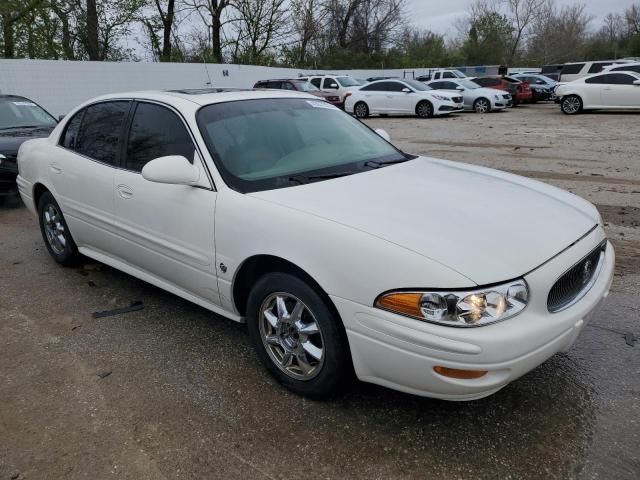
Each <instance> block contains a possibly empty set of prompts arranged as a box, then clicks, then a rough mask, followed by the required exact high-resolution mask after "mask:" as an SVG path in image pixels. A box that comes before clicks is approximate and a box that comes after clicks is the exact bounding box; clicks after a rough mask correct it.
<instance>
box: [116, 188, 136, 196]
mask: <svg viewBox="0 0 640 480" xmlns="http://www.w3.org/2000/svg"><path fill="white" fill-rule="evenodd" d="M117 188H118V195H120V196H121V197H122V198H131V197H133V190H132V189H131V187H129V186H128V185H118V187H117Z"/></svg>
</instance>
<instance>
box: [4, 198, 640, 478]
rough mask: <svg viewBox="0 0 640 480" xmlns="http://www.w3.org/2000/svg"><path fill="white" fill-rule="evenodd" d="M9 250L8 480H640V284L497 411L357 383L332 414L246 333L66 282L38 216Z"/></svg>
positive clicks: (107, 278) (109, 286)
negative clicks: (294, 386) (272, 372)
mask: <svg viewBox="0 0 640 480" xmlns="http://www.w3.org/2000/svg"><path fill="white" fill-rule="evenodd" d="M0 232H1V234H0V270H1V271H2V272H3V279H2V289H1V292H2V293H1V295H0V312H2V314H1V315H2V321H1V322H0V399H1V403H0V405H1V407H0V438H1V439H2V442H0V479H4V478H11V476H13V475H15V474H16V473H19V474H20V477H18V478H92V479H94V478H106V477H111V476H114V477H115V478H132V479H133V478H135V479H140V478H229V479H234V478H243V479H244V478H270V479H273V478H323V479H324V478H327V479H330V478H340V479H344V478H366V479H377V478H380V479H387V478H456V479H458V478H461V479H476V478H603V479H627V478H628V479H636V478H638V476H639V472H640V452H639V449H638V447H639V446H640V438H639V435H638V431H639V430H638V426H639V424H638V421H639V419H640V401H639V398H640V386H639V385H638V378H640V375H639V374H640V343H636V344H635V346H630V345H628V344H627V342H626V341H625V338H624V335H625V334H629V333H633V334H635V335H636V337H638V336H640V329H639V328H638V307H637V306H636V299H637V296H638V293H639V292H638V284H639V282H638V280H639V276H638V275H637V274H630V273H627V274H625V275H621V274H618V275H617V276H616V279H615V282H614V286H613V290H612V293H611V295H610V297H609V301H608V302H607V303H606V304H605V306H604V307H603V309H602V310H601V312H600V314H599V315H598V318H597V319H596V320H595V321H594V323H593V324H592V325H590V326H589V327H588V328H586V329H585V331H584V333H583V335H582V336H581V337H580V338H579V340H578V342H577V344H576V345H575V347H574V348H573V349H572V350H571V351H569V352H568V353H566V354H558V355H556V356H555V357H553V358H552V359H550V360H549V361H548V362H546V363H545V364H543V365H542V366H541V367H539V368H537V369H536V370H534V371H533V372H531V373H529V374H528V375H526V376H524V377H523V378H521V379H519V380H517V381H516V382H514V383H512V384H511V385H509V386H507V387H506V388H505V389H503V390H502V391H500V392H498V393H497V394H495V395H493V396H491V397H489V398H486V399H483V400H479V401H474V402H468V403H449V402H444V401H438V400H431V399H425V398H419V397H413V396H410V395H405V394H401V393H398V392H394V391H391V390H387V389H384V388H382V387H377V386H373V385H367V384H364V383H360V382H357V381H354V382H353V384H352V385H351V386H350V387H349V388H348V389H347V390H346V391H345V393H344V394H343V395H342V396H340V397H338V398H336V399H334V400H331V401H327V402H315V401H310V400H307V399H304V398H300V397H297V396H295V395H293V394H291V393H289V392H287V391H286V390H283V389H282V388H281V387H279V386H278V385H277V384H276V383H274V381H273V380H272V379H271V378H270V377H269V376H268V374H267V373H266V372H265V371H264V370H263V368H262V367H261V366H260V365H259V364H258V362H257V360H256V358H255V356H254V354H253V351H252V350H251V348H250V346H249V343H248V339H247V336H246V334H245V330H244V327H243V326H242V325H239V324H236V323H233V322H231V321H229V320H226V319H223V318H220V317H218V316H216V315H213V314H211V313H210V312H208V311H206V310H204V309H201V308H199V307H197V306H195V305H193V304H190V303H189V302H186V301H184V300H182V299H180V298H178V297H175V296H173V295H171V294H168V293H165V292H163V291H162V290H159V289H157V288H155V287H152V286H150V285H148V284H145V283H144V282H141V281H139V280H136V279H134V278H133V277H130V276H128V275H126V274H123V273H120V272H118V271H116V270H113V269H111V268H108V267H102V266H101V265H98V264H88V265H87V267H82V268H75V269H66V268H62V267H59V266H58V265H57V264H55V263H54V262H53V260H51V259H50V258H49V256H48V254H47V253H46V250H45V248H44V246H43V245H42V243H41V239H40V236H39V231H38V228H37V225H36V222H35V219H33V218H32V217H31V216H30V214H29V213H28V212H27V211H26V209H24V208H17V209H0ZM619 261H620V262H622V263H624V262H625V258H624V257H623V258H621V259H619ZM136 300H140V301H142V302H144V305H145V308H144V309H143V310H140V311H137V312H133V313H128V314H126V315H121V316H115V317H106V318H100V319H94V318H92V316H91V313H92V312H95V311H101V310H106V309H109V308H114V307H118V306H124V305H128V304H130V303H131V302H132V301H136ZM629 338H630V337H629V336H627V339H629ZM630 343H633V342H632V341H631V342H630Z"/></svg>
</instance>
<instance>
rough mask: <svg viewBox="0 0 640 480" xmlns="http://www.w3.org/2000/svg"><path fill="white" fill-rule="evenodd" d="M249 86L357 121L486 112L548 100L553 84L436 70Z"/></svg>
mask: <svg viewBox="0 0 640 480" xmlns="http://www.w3.org/2000/svg"><path fill="white" fill-rule="evenodd" d="M254 88H276V89H289V90H301V91H306V92H308V93H311V94H313V95H316V96H318V97H322V98H324V99H325V100H327V101H329V102H330V103H332V104H333V105H335V106H338V107H340V108H344V109H345V110H346V111H347V112H349V113H352V114H354V115H355V116H357V117H359V118H366V117H368V116H369V115H411V114H415V115H418V116H420V117H434V116H440V115H449V114H451V113H455V112H461V111H464V110H469V111H476V112H479V113H487V112H491V111H496V110H502V109H504V108H507V107H511V106H514V105H518V104H521V103H532V102H537V101H541V100H549V99H551V98H552V96H553V91H554V88H555V82H554V81H553V80H551V79H549V78H547V77H545V76H544V75H539V74H537V73H535V72H531V73H526V74H517V75H514V76H486V77H480V78H470V77H466V76H465V75H464V74H463V73H462V72H460V71H459V70H438V71H435V72H432V74H430V75H429V76H423V77H418V78H417V79H406V78H397V77H372V78H369V79H367V80H361V79H356V78H352V77H349V76H346V75H342V76H340V75H315V76H308V77H300V78H297V79H277V80H262V81H259V82H257V83H256V84H255V85H254Z"/></svg>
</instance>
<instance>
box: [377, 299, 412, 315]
mask: <svg viewBox="0 0 640 480" xmlns="http://www.w3.org/2000/svg"><path fill="white" fill-rule="evenodd" d="M421 299H422V294H421V293H392V294H389V295H385V296H384V297H382V298H380V299H379V300H378V302H377V306H378V307H380V308H386V309H387V310H391V311H392V312H396V313H403V314H404V315H409V316H411V317H422V311H421V310H420V301H421Z"/></svg>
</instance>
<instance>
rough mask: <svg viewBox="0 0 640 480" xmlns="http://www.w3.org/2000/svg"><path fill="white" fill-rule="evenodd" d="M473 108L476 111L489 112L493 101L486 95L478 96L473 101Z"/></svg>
mask: <svg viewBox="0 0 640 480" xmlns="http://www.w3.org/2000/svg"><path fill="white" fill-rule="evenodd" d="M473 110H474V111H475V112H476V113H489V112H490V111H491V102H490V101H489V100H488V99H486V98H484V97H480V98H477V99H476V101H475V102H473Z"/></svg>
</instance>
